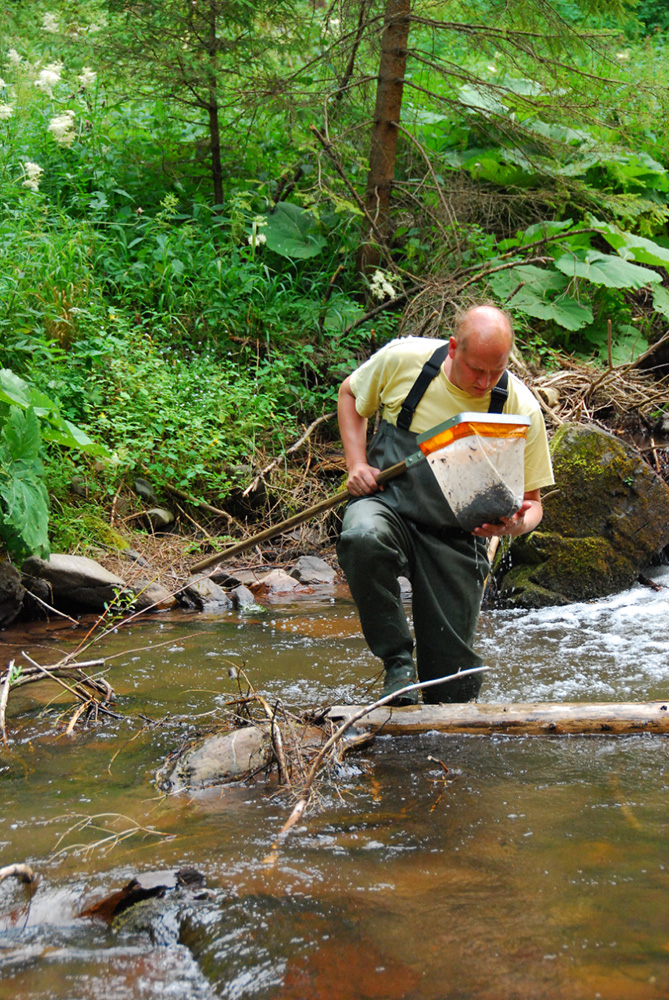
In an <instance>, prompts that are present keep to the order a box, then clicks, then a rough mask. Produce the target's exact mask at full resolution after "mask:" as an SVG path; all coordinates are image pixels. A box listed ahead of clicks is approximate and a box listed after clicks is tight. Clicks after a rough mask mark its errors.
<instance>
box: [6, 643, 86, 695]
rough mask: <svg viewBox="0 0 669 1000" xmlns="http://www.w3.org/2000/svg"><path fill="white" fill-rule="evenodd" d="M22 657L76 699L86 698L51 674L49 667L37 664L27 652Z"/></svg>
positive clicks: (23, 652) (22, 653)
mask: <svg viewBox="0 0 669 1000" xmlns="http://www.w3.org/2000/svg"><path fill="white" fill-rule="evenodd" d="M21 656H23V657H24V659H26V660H27V661H28V663H30V664H31V665H32V666H33V667H36V668H37V669H38V670H41V671H42V673H43V674H44V675H45V676H46V677H49V678H51V679H52V680H54V681H55V682H56V684H60V686H61V687H64V688H65V690H66V691H69V692H70V694H73V695H74V697H75V698H77V699H79V700H81V699H82V698H84V697H85V696H84V695H81V694H80V693H79V692H78V691H77V690H76V688H73V687H70V685H69V684H66V683H65V681H64V680H61V678H60V677H56V675H55V674H53V673H52V672H51V671H50V670H49V669H47V667H43V666H42V665H41V664H40V663H38V662H37V661H36V660H33V658H32V657H31V656H28V654H27V653H26V652H25V651H22V652H21Z"/></svg>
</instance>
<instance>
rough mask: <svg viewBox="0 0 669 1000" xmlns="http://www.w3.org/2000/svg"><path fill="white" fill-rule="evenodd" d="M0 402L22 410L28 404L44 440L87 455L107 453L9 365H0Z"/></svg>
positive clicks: (107, 451)
mask: <svg viewBox="0 0 669 1000" xmlns="http://www.w3.org/2000/svg"><path fill="white" fill-rule="evenodd" d="M0 402H3V403H7V404H9V405H10V406H19V407H20V408H21V409H22V410H27V409H28V408H29V407H32V409H33V410H34V412H35V415H36V416H37V417H39V418H40V419H41V425H40V430H41V434H42V438H43V439H44V440H45V441H53V442H54V443H55V444H61V445H64V446H65V447H66V448H76V449H78V450H79V451H85V452H87V453H88V454H89V455H100V456H106V457H108V456H109V449H108V448H106V447H105V446H104V445H103V444H97V443H96V442H95V441H93V440H92V438H90V437H89V436H88V434H86V433H85V432H84V431H82V430H81V429H80V428H79V427H75V425H74V424H72V423H70V421H69V420H65V418H64V417H61V415H60V413H59V412H58V407H57V406H56V404H55V403H54V402H53V400H52V399H49V397H48V396H47V395H45V393H43V392H40V390H39V389H36V388H35V387H34V386H32V385H30V384H29V383H28V382H24V380H23V379H22V378H19V376H18V375H15V374H14V372H13V371H10V369H9V368H0Z"/></svg>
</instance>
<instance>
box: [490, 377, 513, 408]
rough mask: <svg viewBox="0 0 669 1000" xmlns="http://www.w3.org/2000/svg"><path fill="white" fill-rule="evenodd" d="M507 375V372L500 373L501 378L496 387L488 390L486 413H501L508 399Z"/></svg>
mask: <svg viewBox="0 0 669 1000" xmlns="http://www.w3.org/2000/svg"><path fill="white" fill-rule="evenodd" d="M508 385H509V373H508V372H507V371H504V372H502V377H501V378H500V380H499V382H498V383H497V385H494V386H493V387H492V389H491V390H490V406H489V407H488V413H501V412H502V410H503V409H504V404H505V403H506V401H507V399H508V398H509V390H508Z"/></svg>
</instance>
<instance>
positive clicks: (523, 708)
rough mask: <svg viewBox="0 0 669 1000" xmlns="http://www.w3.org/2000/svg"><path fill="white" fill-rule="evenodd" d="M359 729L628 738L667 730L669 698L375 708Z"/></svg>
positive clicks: (337, 709)
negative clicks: (627, 700) (598, 735)
mask: <svg viewBox="0 0 669 1000" xmlns="http://www.w3.org/2000/svg"><path fill="white" fill-rule="evenodd" d="M360 708H361V706H356V705H334V706H333V707H332V708H331V709H330V710H329V712H328V715H327V718H329V719H330V721H331V722H333V723H335V724H337V725H338V724H339V723H340V722H346V720H347V719H350V718H351V716H353V715H354V714H355V713H356V712H359V711H360ZM355 728H356V729H362V730H364V731H370V730H372V731H373V732H379V731H380V732H382V733H385V734H387V735H389V736H405V735H410V734H412V733H428V732H440V733H472V734H474V733H475V734H479V735H485V734H488V733H506V734H509V735H518V736H525V735H545V736H565V735H578V734H583V733H590V734H602V733H607V734H610V735H614V736H629V735H632V734H636V733H658V734H669V701H651V702H639V703H634V702H630V703H624V702H623V703H620V704H619V703H617V702H599V703H597V702H593V703H588V702H565V703H563V704H553V703H550V702H537V703H536V704H532V703H526V704H523V703H520V704H485V703H476V702H467V703H466V704H460V705H412V706H409V707H407V708H376V709H374V710H373V711H371V712H369V713H368V714H367V715H365V716H364V717H363V718H362V719H360V720H358V721H357V722H356V723H355Z"/></svg>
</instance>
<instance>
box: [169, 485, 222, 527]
mask: <svg viewBox="0 0 669 1000" xmlns="http://www.w3.org/2000/svg"><path fill="white" fill-rule="evenodd" d="M163 487H164V488H165V489H166V490H167V491H168V493H174V495H175V496H176V497H181V499H182V500H187V501H188V503H192V504H193V506H194V507H202V509H203V510H208V511H209V513H210V514H217V515H218V517H224V518H225V519H226V521H227V522H228V524H236V523H237V522H236V520H235V519H234V517H233V516H232V514H228V512H227V510H221V508H220V507H212V506H211V504H210V503H205V501H204V500H196V499H195V498H194V497H192V496H190V495H189V494H188V493H184V491H183V490H180V489H178V488H177V487H176V486H172V485H171V484H170V483H163Z"/></svg>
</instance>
